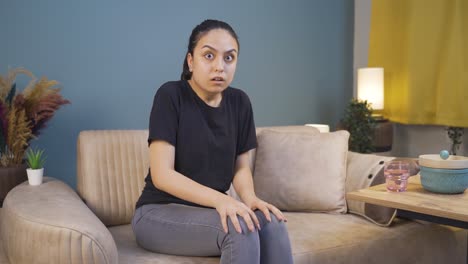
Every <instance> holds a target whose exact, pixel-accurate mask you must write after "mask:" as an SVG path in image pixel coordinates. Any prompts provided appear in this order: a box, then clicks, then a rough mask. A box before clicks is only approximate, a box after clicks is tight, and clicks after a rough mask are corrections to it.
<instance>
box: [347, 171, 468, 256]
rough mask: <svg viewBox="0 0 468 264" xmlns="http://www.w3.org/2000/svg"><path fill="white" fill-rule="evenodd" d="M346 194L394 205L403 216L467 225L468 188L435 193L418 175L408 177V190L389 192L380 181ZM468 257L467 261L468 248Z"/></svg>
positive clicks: (467, 226) (367, 200)
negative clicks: (453, 192) (427, 187)
mask: <svg viewBox="0 0 468 264" xmlns="http://www.w3.org/2000/svg"><path fill="white" fill-rule="evenodd" d="M346 197H347V198H348V199H351V200H357V201H362V202H366V203H370V204H375V205H380V206H385V207H390V208H395V209H397V215H398V216H400V217H404V218H411V219H419V220H425V221H430V222H434V223H437V224H443V225H450V226H455V227H460V228H464V229H468V191H465V192H464V193H462V194H437V193H432V192H429V191H426V190H425V189H424V188H423V187H422V185H421V180H420V176H419V175H415V176H412V177H410V178H409V180H408V188H407V190H406V191H405V192H400V193H395V192H388V191H387V189H386V187H385V184H380V185H375V186H372V187H369V188H367V189H362V190H358V191H354V192H349V193H347V194H346ZM467 243H468V241H467ZM466 260H467V264H468V248H467V258H466Z"/></svg>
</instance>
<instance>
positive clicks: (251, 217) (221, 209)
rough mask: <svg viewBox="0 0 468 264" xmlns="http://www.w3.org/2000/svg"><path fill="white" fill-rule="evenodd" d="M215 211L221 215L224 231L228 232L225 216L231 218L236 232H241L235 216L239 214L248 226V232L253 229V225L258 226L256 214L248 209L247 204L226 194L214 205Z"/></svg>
mask: <svg viewBox="0 0 468 264" xmlns="http://www.w3.org/2000/svg"><path fill="white" fill-rule="evenodd" d="M216 211H218V213H219V216H220V217H221V224H222V226H223V229H224V232H225V233H227V232H228V225H227V218H228V217H230V218H231V222H232V224H233V225H234V227H235V229H236V231H237V232H238V233H242V229H241V226H240V224H239V220H238V219H237V216H238V215H239V216H241V217H242V218H244V221H245V223H246V224H247V227H248V228H249V230H250V232H253V231H254V230H255V227H254V223H255V225H256V226H257V227H258V228H260V223H259V222H258V219H257V216H256V215H255V213H254V212H253V211H252V210H250V209H249V208H248V207H247V205H245V204H244V203H242V202H239V201H238V200H236V199H234V198H232V197H230V196H226V197H225V198H224V199H222V200H221V201H220V202H219V203H218V204H217V205H216Z"/></svg>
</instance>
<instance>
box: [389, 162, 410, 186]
mask: <svg viewBox="0 0 468 264" xmlns="http://www.w3.org/2000/svg"><path fill="white" fill-rule="evenodd" d="M409 174H410V164H409V162H408V161H401V160H398V161H389V162H387V163H385V166H384V175H385V183H386V186H387V191H389V192H404V191H406V187H407V186H408V178H409V176H410V175H409Z"/></svg>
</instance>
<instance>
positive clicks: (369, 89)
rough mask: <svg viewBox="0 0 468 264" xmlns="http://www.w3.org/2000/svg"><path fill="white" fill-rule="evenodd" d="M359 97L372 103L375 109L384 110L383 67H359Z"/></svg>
mask: <svg viewBox="0 0 468 264" xmlns="http://www.w3.org/2000/svg"><path fill="white" fill-rule="evenodd" d="M357 98H358V99H359V100H366V101H367V102H369V103H371V106H372V108H373V109H374V110H382V109H383V108H384V69H383V68H360V69H358V77H357Z"/></svg>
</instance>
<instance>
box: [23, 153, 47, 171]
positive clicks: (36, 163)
mask: <svg viewBox="0 0 468 264" xmlns="http://www.w3.org/2000/svg"><path fill="white" fill-rule="evenodd" d="M45 161H46V157H45V156H44V150H40V149H32V148H30V149H28V151H26V163H27V164H28V166H29V168H31V169H33V170H37V169H41V168H43V167H44V164H45Z"/></svg>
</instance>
